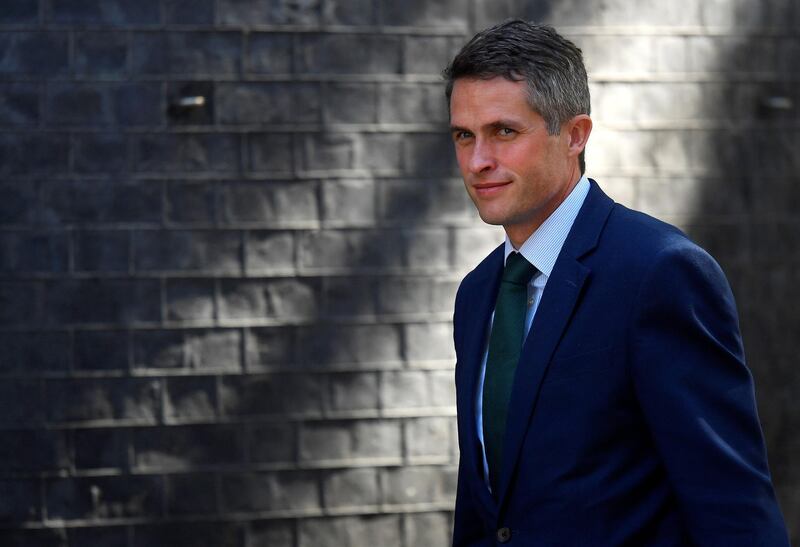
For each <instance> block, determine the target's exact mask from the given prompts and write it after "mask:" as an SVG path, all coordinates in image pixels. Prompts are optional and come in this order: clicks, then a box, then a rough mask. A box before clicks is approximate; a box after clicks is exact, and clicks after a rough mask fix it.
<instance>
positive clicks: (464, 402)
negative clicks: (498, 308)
mask: <svg viewBox="0 0 800 547" xmlns="http://www.w3.org/2000/svg"><path fill="white" fill-rule="evenodd" d="M481 266H482V267H481V269H480V270H479V271H477V272H476V274H479V275H478V276H477V277H476V280H475V283H474V284H473V289H472V290H471V291H470V292H469V293H468V295H467V297H468V301H467V304H468V306H467V309H466V310H465V312H466V313H464V315H466V317H465V319H464V321H465V332H464V337H463V340H464V351H463V352H462V355H463V361H460V362H459V366H460V367H461V366H463V370H462V371H461V374H462V376H461V377H462V382H465V384H466V386H465V389H463V390H457V393H458V394H459V395H460V397H461V398H462V399H461V400H460V401H459V408H460V409H466V416H465V417H464V418H463V419H462V421H463V428H464V431H463V434H464V438H465V439H466V444H465V447H466V448H467V454H465V456H467V462H466V463H467V465H469V468H470V472H471V476H473V477H478V482H479V483H480V485H481V486H483V488H477V489H476V490H477V491H478V492H480V495H479V497H480V500H481V502H482V503H483V505H484V506H485V508H486V510H487V512H489V513H495V512H496V511H497V507H496V504H495V501H494V499H493V498H492V496H491V494H490V492H489V489H488V488H486V487H485V486H484V485H483V476H484V474H483V456H482V448H481V445H480V441H479V440H478V435H477V433H476V430H475V427H476V426H475V396H476V394H477V389H478V377H479V374H480V367H481V362H482V360H483V354H484V352H485V350H486V343H487V342H486V340H487V334H488V326H489V320H490V319H491V316H492V312H493V311H494V304H495V300H497V291H498V290H499V288H500V279H501V277H502V272H503V245H500V246H499V247H498V248H497V249H495V250H494V251H493V252H492V254H490V255H489V257H488V258H487V260H486V261H485V262H484V263H483V264H482V265H481Z"/></svg>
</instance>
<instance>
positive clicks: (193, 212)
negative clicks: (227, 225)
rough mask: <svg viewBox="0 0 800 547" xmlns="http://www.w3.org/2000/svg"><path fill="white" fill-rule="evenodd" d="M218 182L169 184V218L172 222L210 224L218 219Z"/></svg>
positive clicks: (167, 212)
mask: <svg viewBox="0 0 800 547" xmlns="http://www.w3.org/2000/svg"><path fill="white" fill-rule="evenodd" d="M216 186H217V185H216V183H208V182H189V183H184V182H170V183H168V184H167V205H166V206H167V211H166V214H167V220H168V221H169V222H171V223H181V224H183V223H204V224H210V223H212V222H214V220H215V219H216V216H217V215H216V210H217V189H216Z"/></svg>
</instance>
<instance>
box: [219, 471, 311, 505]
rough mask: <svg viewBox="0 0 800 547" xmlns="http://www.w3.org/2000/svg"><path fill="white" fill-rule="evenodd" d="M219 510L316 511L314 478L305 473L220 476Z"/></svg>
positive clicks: (288, 472)
mask: <svg viewBox="0 0 800 547" xmlns="http://www.w3.org/2000/svg"><path fill="white" fill-rule="evenodd" d="M222 507H223V509H224V510H225V511H231V512H234V511H235V512H240V511H241V512H248V511H286V510H292V509H294V510H314V509H319V507H320V500H319V493H318V486H317V477H316V474H315V473H314V472H309V471H283V472H279V473H237V474H229V475H223V476H222Z"/></svg>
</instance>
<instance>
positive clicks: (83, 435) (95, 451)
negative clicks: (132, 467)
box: [73, 429, 130, 470]
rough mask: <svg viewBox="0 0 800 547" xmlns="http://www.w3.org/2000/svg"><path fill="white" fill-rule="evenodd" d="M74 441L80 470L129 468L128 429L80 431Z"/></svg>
mask: <svg viewBox="0 0 800 547" xmlns="http://www.w3.org/2000/svg"><path fill="white" fill-rule="evenodd" d="M73 439H74V440H73V442H74V445H75V467H77V468H78V469H123V470H126V469H127V468H128V465H129V462H128V447H129V445H130V431H129V430H128V429H78V430H76V431H75V433H74V436H73Z"/></svg>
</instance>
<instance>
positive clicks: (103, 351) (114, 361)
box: [74, 331, 130, 370]
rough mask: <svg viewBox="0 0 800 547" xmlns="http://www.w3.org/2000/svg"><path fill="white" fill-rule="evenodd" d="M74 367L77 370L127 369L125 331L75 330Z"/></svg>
mask: <svg viewBox="0 0 800 547" xmlns="http://www.w3.org/2000/svg"><path fill="white" fill-rule="evenodd" d="M74 347H75V360H74V363H75V368H76V369H78V370H127V369H128V360H129V357H128V355H129V353H130V350H129V337H128V333H127V332H125V331H77V332H76V333H75V342H74Z"/></svg>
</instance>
